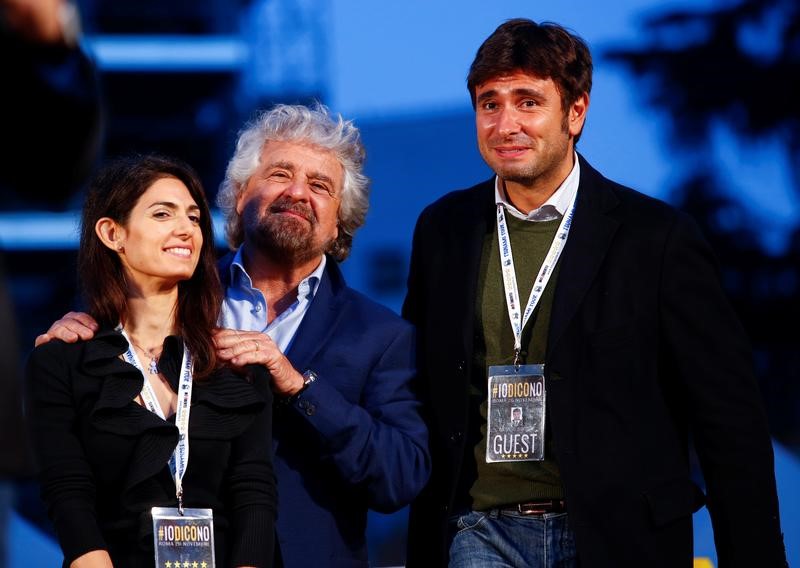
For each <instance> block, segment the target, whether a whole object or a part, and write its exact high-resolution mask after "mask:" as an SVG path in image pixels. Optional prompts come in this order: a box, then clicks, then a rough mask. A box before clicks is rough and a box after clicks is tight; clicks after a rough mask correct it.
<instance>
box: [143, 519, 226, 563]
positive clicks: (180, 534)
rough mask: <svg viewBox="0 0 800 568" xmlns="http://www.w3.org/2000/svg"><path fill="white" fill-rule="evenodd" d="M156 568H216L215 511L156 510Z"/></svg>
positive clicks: (154, 527)
mask: <svg viewBox="0 0 800 568" xmlns="http://www.w3.org/2000/svg"><path fill="white" fill-rule="evenodd" d="M151 512H152V514H153V540H154V542H153V546H154V548H155V551H156V568H214V518H213V513H212V511H211V509H192V508H189V507H186V508H184V509H183V514H181V512H180V511H179V510H178V509H177V507H153V508H152V509H151Z"/></svg>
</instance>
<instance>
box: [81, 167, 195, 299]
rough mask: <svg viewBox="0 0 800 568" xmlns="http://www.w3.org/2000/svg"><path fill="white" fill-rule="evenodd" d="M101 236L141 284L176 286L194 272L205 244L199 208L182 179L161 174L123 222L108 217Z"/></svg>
mask: <svg viewBox="0 0 800 568" xmlns="http://www.w3.org/2000/svg"><path fill="white" fill-rule="evenodd" d="M96 231H97V234H98V236H99V237H100V238H101V240H103V242H104V243H105V244H106V246H108V247H109V248H112V249H113V250H116V251H117V254H118V255H119V258H120V261H121V263H122V266H123V269H124V270H125V275H126V277H127V279H128V281H129V283H130V284H132V285H134V286H137V287H138V288H139V289H147V288H149V287H150V286H151V285H153V284H154V285H155V286H156V287H163V286H173V285H175V284H177V283H178V282H179V281H181V280H188V279H189V278H191V276H192V274H194V270H195V268H196V267H197V262H198V259H199V258H200V249H201V247H202V245H203V235H202V232H201V229H200V208H199V207H198V205H197V203H196V202H195V200H194V199H193V198H192V196H191V194H190V193H189V190H188V189H187V188H186V185H184V183H183V182H181V181H180V180H178V179H176V178H174V177H164V178H160V179H158V180H156V181H155V182H154V183H153V184H152V185H150V187H148V188H147V190H146V191H145V192H144V193H143V194H142V196H141V197H140V198H139V199H138V201H137V202H136V205H135V206H134V207H133V209H132V210H131V212H130V215H129V216H128V219H127V221H126V222H125V223H124V224H118V223H117V222H115V221H113V220H111V219H109V218H108V217H104V218H102V219H100V220H99V221H98V222H97V225H96Z"/></svg>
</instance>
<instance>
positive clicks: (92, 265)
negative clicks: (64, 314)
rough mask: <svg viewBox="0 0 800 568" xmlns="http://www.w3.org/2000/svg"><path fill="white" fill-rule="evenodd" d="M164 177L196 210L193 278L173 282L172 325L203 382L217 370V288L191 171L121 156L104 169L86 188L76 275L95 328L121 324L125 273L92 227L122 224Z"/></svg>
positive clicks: (202, 200) (203, 209)
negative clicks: (198, 241) (182, 188)
mask: <svg viewBox="0 0 800 568" xmlns="http://www.w3.org/2000/svg"><path fill="white" fill-rule="evenodd" d="M169 177H172V178H176V179H178V180H180V181H181V182H183V184H184V185H186V188H187V189H188V190H189V194H190V195H191V196H192V198H193V199H194V201H195V202H196V203H197V206H198V207H199V208H200V231H201V234H202V235H203V245H202V247H201V249H200V259H199V261H198V263H197V268H196V269H195V271H194V274H192V277H191V278H190V279H189V280H184V281H182V282H179V283H178V306H177V313H176V324H177V326H178V328H179V330H180V334H181V336H182V337H183V340H184V341H185V342H186V346H187V348H188V349H189V351H190V352H191V353H192V357H193V358H194V368H195V377H196V378H203V377H205V376H207V375H208V374H209V373H210V372H211V371H213V370H214V369H215V368H216V367H217V366H218V361H217V357H216V351H215V350H214V345H213V342H212V339H211V332H212V330H213V329H214V327H216V325H217V319H218V316H219V310H220V304H221V303H222V286H221V285H220V281H219V276H218V275H217V268H216V251H215V247H214V232H213V225H212V221H211V214H210V211H209V208H208V202H207V200H206V196H205V192H204V191H203V186H202V184H201V182H200V178H199V177H198V175H197V173H196V172H195V170H194V169H193V168H192V167H191V166H189V165H188V164H186V163H184V162H182V161H180V160H178V159H175V158H170V157H167V156H161V155H156V154H147V155H129V156H124V157H121V158H117V159H115V160H113V161H111V162H110V163H109V164H108V165H106V166H105V167H104V168H103V169H102V170H101V171H100V172H99V173H98V174H97V175H96V176H95V177H94V179H93V180H92V182H91V183H90V185H89V190H88V194H87V196H86V201H85V203H84V205H83V213H82V216H81V242H80V248H79V249H78V274H79V275H80V280H81V282H80V284H81V288H82V290H83V294H84V298H85V300H86V305H87V308H88V311H89V313H90V314H91V315H92V316H93V317H94V318H95V319H96V320H97V321H98V323H99V324H100V325H103V326H110V327H113V326H116V325H117V324H118V323H120V322H124V321H125V319H126V318H127V316H128V288H127V280H126V277H125V271H124V269H123V266H122V262H121V261H120V258H119V255H118V254H117V253H116V252H115V251H113V250H111V249H109V248H108V247H107V246H105V245H104V244H103V243H102V242H101V241H100V238H99V237H98V236H97V234H96V232H95V225H96V224H97V221H98V220H100V219H102V218H103V217H109V218H111V219H113V220H114V221H116V222H117V223H119V224H120V225H125V224H126V223H127V221H128V218H129V216H130V213H131V211H132V210H133V208H134V207H135V205H136V203H137V202H138V201H139V198H140V197H141V196H142V195H143V194H144V193H145V192H146V191H147V189H148V188H149V187H150V186H151V185H153V184H154V183H155V182H156V181H158V180H159V179H162V178H169Z"/></svg>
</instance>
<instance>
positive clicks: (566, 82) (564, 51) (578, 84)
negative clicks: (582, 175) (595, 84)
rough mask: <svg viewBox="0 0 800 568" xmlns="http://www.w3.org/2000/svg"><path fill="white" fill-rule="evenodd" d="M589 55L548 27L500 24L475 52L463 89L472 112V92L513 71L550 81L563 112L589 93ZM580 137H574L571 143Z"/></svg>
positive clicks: (571, 37) (569, 36)
mask: <svg viewBox="0 0 800 568" xmlns="http://www.w3.org/2000/svg"><path fill="white" fill-rule="evenodd" d="M592 67H593V66H592V54H591V52H590V51H589V47H588V46H587V45H586V42H585V41H583V39H581V38H580V37H579V36H578V35H576V34H574V33H571V32H570V31H569V30H567V29H566V28H564V27H562V26H560V25H558V24H555V23H552V22H543V23H541V24H537V23H536V22H534V21H533V20H528V19H525V18H515V19H513V20H508V21H507V22H504V23H502V24H500V25H499V26H498V27H497V29H496V30H495V31H494V32H492V35H490V36H489V37H488V38H486V40H485V41H484V42H483V44H481V46H480V47H479V48H478V52H477V53H476V54H475V59H474V60H473V62H472V65H471V66H470V68H469V75H468V76H467V89H468V90H469V94H470V97H471V98H472V108H475V89H476V88H477V87H478V85H482V84H483V83H486V82H487V81H490V80H492V79H494V78H496V77H501V76H503V75H510V74H511V73H514V72H515V71H522V72H523V73H529V74H531V75H535V76H536V77H541V78H542V79H552V80H553V82H554V83H555V84H556V87H558V93H559V95H560V96H561V108H562V109H563V110H564V111H566V110H567V109H568V108H569V107H570V105H571V104H572V103H574V102H575V101H576V100H578V98H579V97H580V96H581V95H582V94H583V93H590V92H591V91H592ZM579 138H580V133H579V134H578V136H576V137H575V142H577V141H578V139H579Z"/></svg>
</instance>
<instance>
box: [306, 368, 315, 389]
mask: <svg viewBox="0 0 800 568" xmlns="http://www.w3.org/2000/svg"><path fill="white" fill-rule="evenodd" d="M303 378H304V379H305V381H304V382H303V386H304V387H307V386H308V385H310V384H311V383H313V382H314V381H316V380H317V374H316V373H315V372H314V371H310V370H309V371H306V372H305V373H303Z"/></svg>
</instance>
